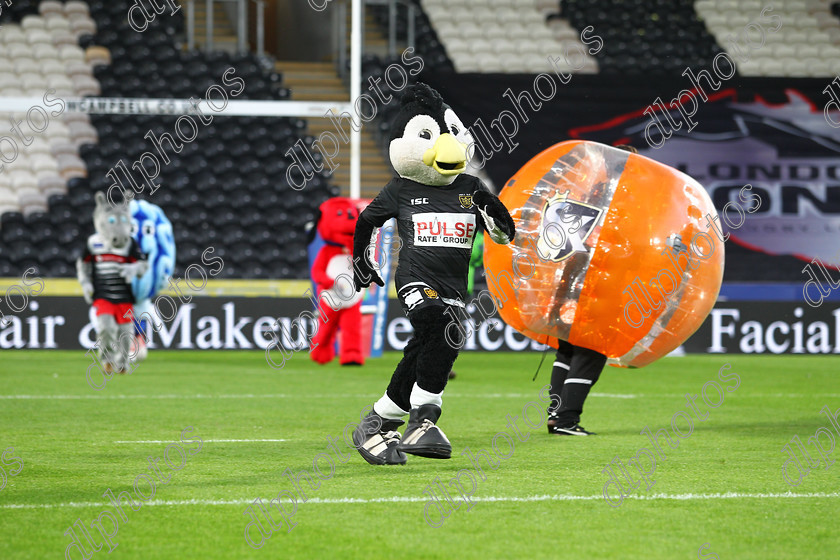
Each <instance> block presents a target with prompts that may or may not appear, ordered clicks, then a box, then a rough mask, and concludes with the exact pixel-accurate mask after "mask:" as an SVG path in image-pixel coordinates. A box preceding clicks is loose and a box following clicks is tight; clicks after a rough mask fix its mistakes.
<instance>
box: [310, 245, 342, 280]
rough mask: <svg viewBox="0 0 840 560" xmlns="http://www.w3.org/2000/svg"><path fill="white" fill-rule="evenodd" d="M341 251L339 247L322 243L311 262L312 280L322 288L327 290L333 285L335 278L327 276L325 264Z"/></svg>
mask: <svg viewBox="0 0 840 560" xmlns="http://www.w3.org/2000/svg"><path fill="white" fill-rule="evenodd" d="M339 253H341V247H334V246H332V245H324V246H323V247H322V248H321V250H320V251H318V256H317V257H315V262H314V263H312V271H311V272H312V280H313V281H314V282H315V283H316V284H318V287H319V288H321V289H322V290H329V289H330V288H332V287H333V285H335V280H333V279H332V278H330V277H329V276H327V265H328V264H330V260H331V259H332V258H333V257H334V256H336V255H337V254H339Z"/></svg>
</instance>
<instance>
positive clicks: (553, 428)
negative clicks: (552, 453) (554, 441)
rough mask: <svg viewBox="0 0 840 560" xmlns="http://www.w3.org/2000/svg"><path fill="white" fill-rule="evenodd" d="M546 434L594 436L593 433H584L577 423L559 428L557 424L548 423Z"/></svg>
mask: <svg viewBox="0 0 840 560" xmlns="http://www.w3.org/2000/svg"><path fill="white" fill-rule="evenodd" d="M547 425H548V433H549V434H556V435H558V436H594V435H595V432H588V431H586V430H585V429H584V428H583V426H581V425H580V424H578V423H574V424H571V425H566V426H561V425H559V424H552V423H548V424H547Z"/></svg>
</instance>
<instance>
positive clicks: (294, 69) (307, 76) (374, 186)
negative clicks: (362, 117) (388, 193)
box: [274, 61, 393, 198]
mask: <svg viewBox="0 0 840 560" xmlns="http://www.w3.org/2000/svg"><path fill="white" fill-rule="evenodd" d="M274 69H275V71H277V72H281V73H282V74H283V82H284V84H285V85H286V87H288V88H290V89H291V91H292V100H295V101H307V100H308V101H344V102H346V101H347V100H348V99H349V98H350V92H349V90H348V89H347V86H345V84H344V82H343V81H342V80H341V78H340V77H339V76H338V72H337V71H336V69H335V65H334V64H333V63H331V62H299V61H279V62H277V63H275V66H274ZM354 118H355V115H354ZM345 122H346V121H345ZM371 124H373V123H370V124H368V125H367V126H365V127H363V128H362V143H361V153H362V162H361V164H362V196H363V197H371V198H372V197H374V196H376V194H377V193H379V191H380V190H381V189H382V187H384V186H385V184H386V183H387V182H388V181H390V180H391V178H392V177H393V173H392V171H391V167H390V165H389V164H388V162H387V161H386V160H385V157H384V156H383V153H382V150H381V149H380V148H379V146H378V144H377V142H376V140H375V138H374V136H373V132H372V127H371ZM344 126H345V132H346V133H349V129H350V127H349V124H345V125H344ZM324 131H329V132H332V133H333V134H335V135H336V137H338V139H339V142H340V147H339V154H338V156H336V158H335V160H334V161H335V162H336V163H337V164H338V168H337V169H336V170H335V173H334V174H333V177H332V180H333V182H334V184H336V185H338V186H339V187H341V189H342V194H344V195H345V196H348V195H349V194H350V190H349V189H350V145H349V144H345V143H344V142H343V141H342V139H341V137H340V135H339V134H338V133H337V131H336V129H335V126H334V125H333V123H332V121H330V120H329V119H307V134H309V135H311V136H314V137H316V138H317V137H318V135H319V134H321V133H322V132H324Z"/></svg>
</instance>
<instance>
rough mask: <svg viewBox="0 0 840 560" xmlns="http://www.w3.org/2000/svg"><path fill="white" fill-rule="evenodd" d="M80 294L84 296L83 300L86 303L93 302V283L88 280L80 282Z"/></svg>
mask: <svg viewBox="0 0 840 560" xmlns="http://www.w3.org/2000/svg"><path fill="white" fill-rule="evenodd" d="M82 295H84V296H85V301H86V302H87V304H88V305H90V304H92V303H93V284H91V283H90V282H82Z"/></svg>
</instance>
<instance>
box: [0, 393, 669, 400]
mask: <svg viewBox="0 0 840 560" xmlns="http://www.w3.org/2000/svg"><path fill="white" fill-rule="evenodd" d="M378 396H381V394H380V393H360V394H355V395H348V394H344V393H342V394H340V395H337V394H336V393H330V394H307V395H304V394H299V395H290V394H285V393H267V394H263V395H254V394H249V393H245V394H241V395H203V394H196V395H171V394H170V395H166V394H162V395H0V399H7V400H17V399H19V400H41V399H43V400H100V399H101V400H126V399H296V398H306V399H326V398H341V399H344V398H347V397H353V398H368V399H374V400H375V399H376V398H377V397H378ZM446 396H447V397H451V398H456V399H459V398H470V399H476V398H477V399H519V398H530V399H533V398H536V395H535V394H532V393H477V394H470V393H461V394H459V393H453V394H448V393H447V394H446ZM589 396H591V397H604V398H614V399H635V398H636V397H638V396H640V395H622V394H613V393H590V394H589ZM678 396H683V395H678Z"/></svg>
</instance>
